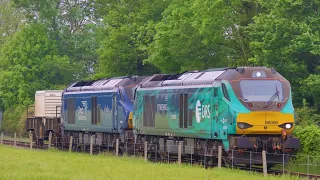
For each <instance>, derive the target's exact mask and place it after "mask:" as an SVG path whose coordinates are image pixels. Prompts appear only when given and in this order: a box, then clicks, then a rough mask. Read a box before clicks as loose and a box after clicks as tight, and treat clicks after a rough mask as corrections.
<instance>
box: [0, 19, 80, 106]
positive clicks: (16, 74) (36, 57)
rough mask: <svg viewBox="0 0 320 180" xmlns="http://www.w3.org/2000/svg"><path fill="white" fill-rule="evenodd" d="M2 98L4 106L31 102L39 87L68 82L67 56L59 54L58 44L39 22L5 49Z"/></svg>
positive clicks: (70, 70)
mask: <svg viewBox="0 0 320 180" xmlns="http://www.w3.org/2000/svg"><path fill="white" fill-rule="evenodd" d="M0 70H1V73H0V80H1V82H2V83H1V85H0V92H1V94H0V97H1V99H3V104H4V105H5V107H10V106H13V105H15V104H24V105H29V104H31V103H32V102H33V99H34V93H35V91H37V90H41V89H49V88H54V87H55V86H57V85H62V84H68V83H69V82H70V81H71V79H72V72H74V70H73V69H72V66H71V64H70V63H69V59H68V57H66V56H59V55H58V54H57V44H56V42H55V41H52V40H51V39H50V38H49V37H48V34H47V33H46V28H45V27H44V26H42V25H39V24H33V25H30V26H26V27H25V28H24V29H23V30H22V31H21V32H17V33H16V34H15V35H14V36H13V38H12V39H10V40H9V41H8V42H7V43H6V44H5V45H4V46H3V48H2V56H1V64H0Z"/></svg>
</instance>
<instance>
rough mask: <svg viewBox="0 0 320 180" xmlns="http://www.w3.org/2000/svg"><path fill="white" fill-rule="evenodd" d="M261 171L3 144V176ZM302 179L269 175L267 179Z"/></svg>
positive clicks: (222, 175)
mask: <svg viewBox="0 0 320 180" xmlns="http://www.w3.org/2000/svg"><path fill="white" fill-rule="evenodd" d="M259 178H263V176H262V175H261V174H249V172H246V171H240V170H230V169H217V168H214V169H204V168H201V167H191V166H188V165H181V166H179V165H177V164H160V163H151V162H144V160H143V159H140V158H135V157H114V156H104V155H100V156H90V155H88V154H77V153H68V152H60V151H57V150H49V151H41V150H28V149H17V148H13V147H8V146H0V179H10V180H11V179H77V180H78V179H139V180H141V179H148V180H149V179H166V180H167V179H183V180H187V179H190V180H191V179H192V180H193V179H237V180H241V179H244V180H248V179H259ZM292 178H293V179H299V178H297V177H289V176H282V177H276V176H268V177H267V178H264V179H283V180H286V179H292Z"/></svg>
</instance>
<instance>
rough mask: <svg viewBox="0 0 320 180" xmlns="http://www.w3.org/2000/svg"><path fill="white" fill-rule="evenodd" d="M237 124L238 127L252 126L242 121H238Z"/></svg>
mask: <svg viewBox="0 0 320 180" xmlns="http://www.w3.org/2000/svg"><path fill="white" fill-rule="evenodd" d="M237 124H238V128H239V129H248V128H250V127H252V125H251V124H248V123H244V122H239V123H237Z"/></svg>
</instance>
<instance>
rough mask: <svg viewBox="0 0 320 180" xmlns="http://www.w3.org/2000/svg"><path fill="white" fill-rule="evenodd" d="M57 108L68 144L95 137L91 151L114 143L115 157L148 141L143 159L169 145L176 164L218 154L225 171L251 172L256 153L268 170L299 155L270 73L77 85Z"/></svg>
mask: <svg viewBox="0 0 320 180" xmlns="http://www.w3.org/2000/svg"><path fill="white" fill-rule="evenodd" d="M61 101H62V105H61V124H60V123H57V126H59V127H61V133H59V134H58V135H61V136H63V137H69V136H73V137H75V140H74V141H77V142H76V143H77V144H84V145H85V144H89V135H94V138H95V140H94V144H95V145H102V146H104V145H107V146H113V145H114V144H113V143H114V142H115V139H119V141H120V151H121V148H123V144H124V143H126V144H130V145H132V146H135V144H142V143H143V142H145V141H147V142H148V144H150V146H148V147H149V148H150V149H149V151H150V152H153V153H150V155H152V156H157V157H158V156H159V157H161V156H167V155H169V154H171V155H172V154H175V153H177V152H178V149H177V146H173V145H177V144H178V143H181V144H182V155H183V157H185V158H188V157H189V156H190V155H193V158H201V157H200V156H206V157H207V160H208V161H216V160H217V152H218V146H222V149H223V155H224V162H225V163H230V162H232V163H234V164H249V163H250V164H257V165H259V164H261V163H262V159H261V152H262V150H266V151H267V152H268V155H267V160H268V164H269V165H273V164H277V163H282V162H283V161H284V160H285V161H288V159H289V156H288V155H290V154H292V153H294V151H295V150H296V149H298V148H299V147H300V141H299V139H297V138H295V137H293V136H292V132H293V130H294V126H295V124H294V108H293V105H292V97H291V87H290V83H289V82H288V81H287V80H286V79H285V78H284V77H283V76H282V75H281V74H279V73H278V72H277V71H276V70H275V69H273V68H266V67H236V68H218V69H208V70H205V71H190V72H185V73H181V74H154V75H152V76H131V77H115V78H108V79H102V80H97V81H86V82H83V81H82V82H77V83H74V84H72V85H70V86H69V87H67V88H66V89H65V90H64V91H63V92H62V98H61ZM29 129H30V128H29ZM134 148H136V147H134ZM137 148H138V149H139V147H137ZM140 148H141V147H140ZM142 148H143V147H142ZM280 154H286V156H283V155H280ZM197 155H199V157H197Z"/></svg>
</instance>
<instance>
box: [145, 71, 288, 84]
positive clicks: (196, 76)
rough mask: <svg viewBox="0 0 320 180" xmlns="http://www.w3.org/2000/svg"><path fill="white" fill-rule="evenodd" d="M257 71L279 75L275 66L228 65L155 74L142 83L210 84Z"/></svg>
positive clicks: (242, 76) (267, 75)
mask: <svg viewBox="0 0 320 180" xmlns="http://www.w3.org/2000/svg"><path fill="white" fill-rule="evenodd" d="M255 72H261V73H262V76H261V77H262V78H263V77H265V78H270V77H274V76H278V77H280V78H283V77H282V76H281V75H280V74H278V73H277V72H276V71H275V70H274V69H273V68H266V67H226V68H215V69H207V70H203V71H189V72H184V73H181V74H155V75H153V76H151V77H150V78H148V80H146V81H145V82H144V83H142V84H141V88H142V89H143V88H152V87H165V86H196V85H210V84H213V83H214V82H215V81H216V80H236V79H239V78H254V73H255Z"/></svg>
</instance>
